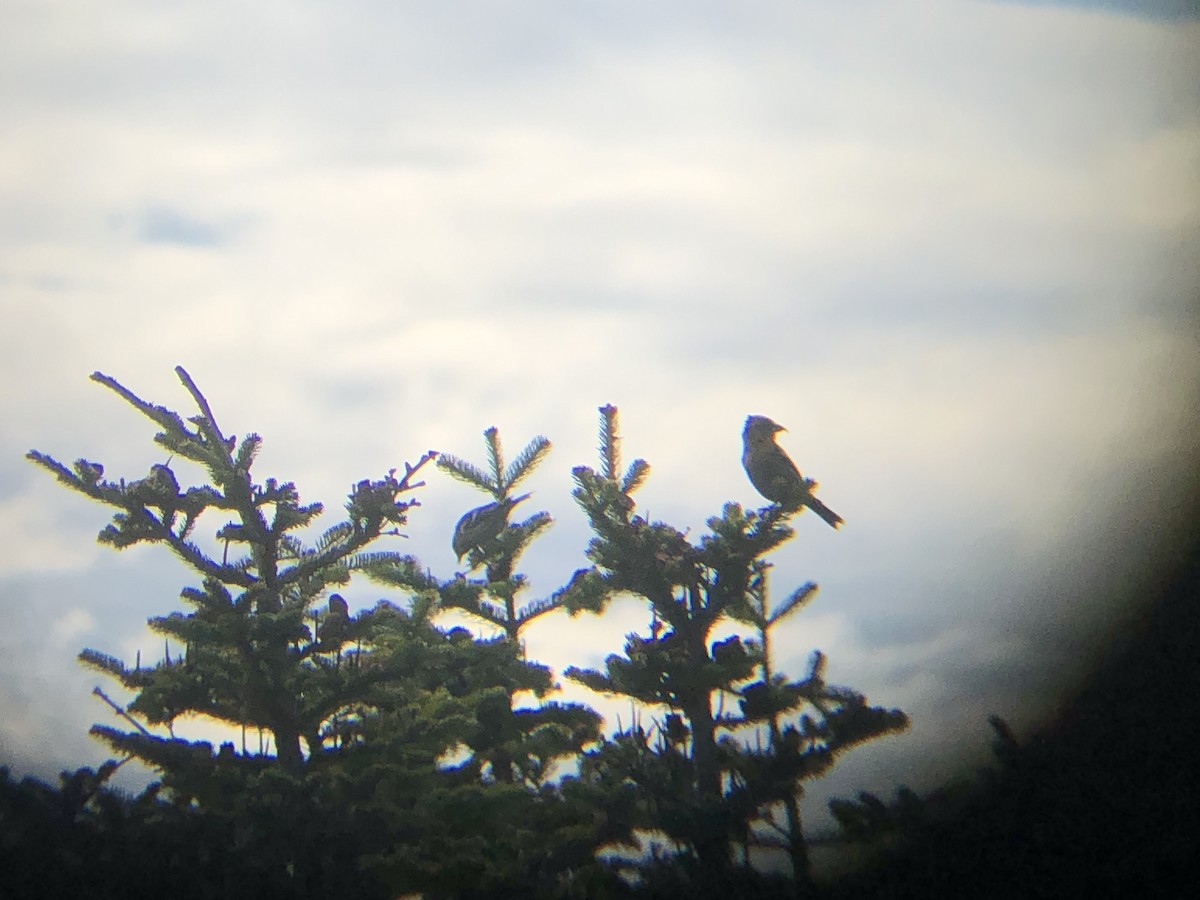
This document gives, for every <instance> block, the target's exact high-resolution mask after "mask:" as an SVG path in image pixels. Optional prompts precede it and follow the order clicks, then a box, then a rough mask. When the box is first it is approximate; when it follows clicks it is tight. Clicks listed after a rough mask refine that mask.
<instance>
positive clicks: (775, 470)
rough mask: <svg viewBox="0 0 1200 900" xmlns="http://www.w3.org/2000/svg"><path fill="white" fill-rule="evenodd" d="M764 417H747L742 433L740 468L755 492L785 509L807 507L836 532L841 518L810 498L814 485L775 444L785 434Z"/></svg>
mask: <svg viewBox="0 0 1200 900" xmlns="http://www.w3.org/2000/svg"><path fill="white" fill-rule="evenodd" d="M786 430H787V429H785V428H784V427H783V426H782V425H778V424H776V423H775V422H773V421H772V420H771V419H768V418H767V417H766V416H747V417H746V427H745V428H744V429H742V466H743V467H744V468H745V469H746V475H747V476H748V477H749V478H750V483H751V484H752V485H754V489H755V490H756V491H758V492H759V493H760V494H762V495H763V496H764V497H766V498H767V499H768V500H770V501H771V502H772V503H778V504H779V505H780V506H783V507H784V508H786V509H799V508H800V507H801V506H807V507H808V508H809V509H811V510H812V511H813V512H815V513H816V514H817V515H818V516H820V517H821V518H822V519H824V520H825V521H826V522H828V523H829V525H830V526H832V527H833V528H837V527H838V526H839V525H841V524H842V522H843V521H844V520H843V519H842V517H841V516H839V515H838V514H837V513H835V512H834V511H833V510H832V509H830V508H829V507H828V506H826V505H825V504H824V503H822V502H821V501H820V500H818V499H817V498H816V497H814V496H813V493H812V492H813V488H815V487H816V486H817V484H816V482H815V481H813V480H811V479H808V478H805V477H804V476H802V475H801V474H800V470H799V469H797V468H796V464H795V463H794V462H792V460H791V458H790V457H788V455H787V454H786V453H784V452H783V448H782V447H780V446H779V445H778V444H777V443H775V435H776V434H778V433H779V432H780V431H786Z"/></svg>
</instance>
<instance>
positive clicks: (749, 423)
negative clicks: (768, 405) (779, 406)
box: [742, 416, 787, 441]
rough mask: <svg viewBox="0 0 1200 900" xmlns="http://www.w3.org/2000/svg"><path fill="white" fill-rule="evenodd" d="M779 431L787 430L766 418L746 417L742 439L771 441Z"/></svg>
mask: <svg viewBox="0 0 1200 900" xmlns="http://www.w3.org/2000/svg"><path fill="white" fill-rule="evenodd" d="M780 431H787V429H786V428H784V427H783V426H782V425H780V424H778V423H776V422H775V421H773V420H771V419H768V418H767V417H766V416H747V417H746V427H745V428H744V429H743V430H742V437H743V438H745V439H747V440H760V441H761V440H771V439H772V438H774V436H775V435H776V434H777V433H778V432H780Z"/></svg>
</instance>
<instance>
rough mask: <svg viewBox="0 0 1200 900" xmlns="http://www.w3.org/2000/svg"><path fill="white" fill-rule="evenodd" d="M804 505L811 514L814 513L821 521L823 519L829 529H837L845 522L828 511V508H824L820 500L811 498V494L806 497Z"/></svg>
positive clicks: (831, 511)
mask: <svg viewBox="0 0 1200 900" xmlns="http://www.w3.org/2000/svg"><path fill="white" fill-rule="evenodd" d="M804 505H805V506H807V507H808V508H809V509H811V510H812V511H813V512H815V513H816V514H817V515H818V516H820V517H821V518H822V519H824V520H825V521H826V522H827V523H829V525H830V527H832V528H837V527H838V526H839V525H841V524H842V523H843V522H844V521H846V520H845V519H843V518H842V517H841V516H839V515H838V514H837V513H835V512H834V511H833V510H832V509H830V508H829V507H828V506H826V505H825V504H824V503H822V502H821V501H820V500H818V499H817V498H816V497H814V496H812V495H811V494H810V495H809V496H808V499H806V500H805V501H804Z"/></svg>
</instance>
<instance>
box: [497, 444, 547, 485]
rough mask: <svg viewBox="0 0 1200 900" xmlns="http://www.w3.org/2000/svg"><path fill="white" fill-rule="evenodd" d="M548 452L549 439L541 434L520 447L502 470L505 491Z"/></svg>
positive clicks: (530, 470) (527, 472) (531, 469)
mask: <svg viewBox="0 0 1200 900" xmlns="http://www.w3.org/2000/svg"><path fill="white" fill-rule="evenodd" d="M549 452H550V441H549V439H548V438H545V437H543V436H542V435H540V434H539V435H536V436H535V437H534V438H533V440H531V441H530V442H529V443H528V444H526V445H525V446H524V448H522V450H521V452H520V453H518V454H517V458H516V459H514V460H513V461H512V462H511V463H509V466H508V468H507V469H505V470H504V480H503V482H502V483H503V485H504V488H505V490H506V491H510V490H512V489H513V488H514V487H515V486H516V485H517V483H518V482H520V481H521V479H523V478H524V477H525V476H526V475H528V474H529V473H530V472H532V471H533V470H534V468H535V467H536V466H537V464H538V463H539V462H541V461H542V459H543V458H544V457H545V455H546V454H547V453H549Z"/></svg>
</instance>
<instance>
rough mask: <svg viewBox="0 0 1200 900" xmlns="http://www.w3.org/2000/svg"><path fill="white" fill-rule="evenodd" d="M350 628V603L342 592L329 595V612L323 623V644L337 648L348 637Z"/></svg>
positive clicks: (321, 637) (321, 636)
mask: <svg viewBox="0 0 1200 900" xmlns="http://www.w3.org/2000/svg"><path fill="white" fill-rule="evenodd" d="M349 628H350V605H349V604H348V603H347V602H346V598H345V597H343V596H342V595H341V594H330V595H329V614H328V615H326V616H325V620H324V621H323V622H322V623H321V635H320V640H321V644H322V645H323V646H326V647H333V648H336V647H338V646H340V645H341V644H342V642H343V641H344V640H345V639H346V632H347V631H348V630H349Z"/></svg>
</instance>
